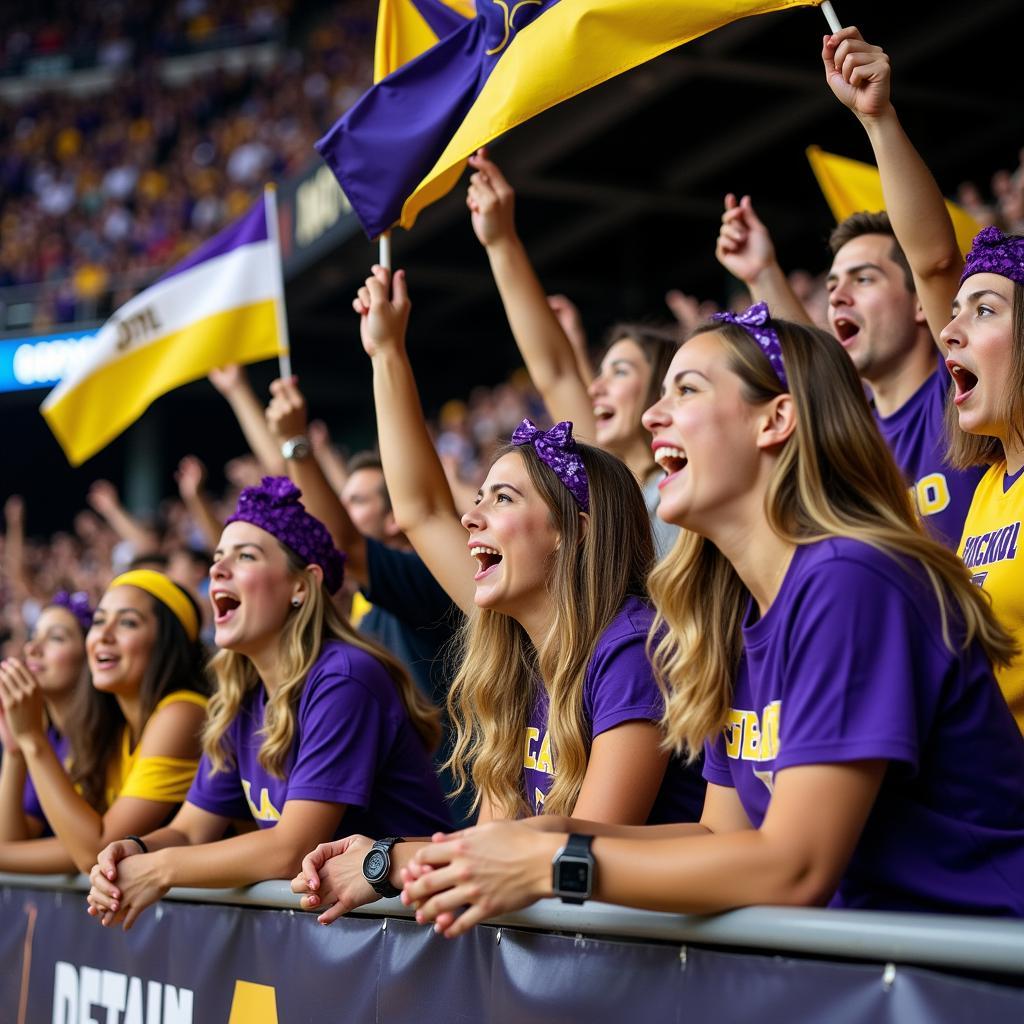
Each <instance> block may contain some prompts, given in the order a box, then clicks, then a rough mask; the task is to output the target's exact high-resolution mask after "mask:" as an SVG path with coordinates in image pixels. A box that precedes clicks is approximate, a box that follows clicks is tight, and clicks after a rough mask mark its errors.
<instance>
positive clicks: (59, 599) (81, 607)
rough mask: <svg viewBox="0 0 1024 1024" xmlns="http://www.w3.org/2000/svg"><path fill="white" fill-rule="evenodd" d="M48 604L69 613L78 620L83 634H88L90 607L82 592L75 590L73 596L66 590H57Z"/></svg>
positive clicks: (90, 617)
mask: <svg viewBox="0 0 1024 1024" xmlns="http://www.w3.org/2000/svg"><path fill="white" fill-rule="evenodd" d="M50 604H51V605H54V606H55V607H57V608H66V609H67V610H68V611H69V612H71V614H72V615H74V617H75V618H76V619H77V620H78V624H79V625H80V626H81V627H82V632H83V633H88V632H89V630H90V629H92V614H93V612H92V606H91V605H90V604H89V595H88V594H87V593H86V592H85V591H84V590H76V591H75V592H74V593H73V594H69V593H68V592H67V591H66V590H58V591H57V593H56V594H54V595H53V600H52V601H51V602H50Z"/></svg>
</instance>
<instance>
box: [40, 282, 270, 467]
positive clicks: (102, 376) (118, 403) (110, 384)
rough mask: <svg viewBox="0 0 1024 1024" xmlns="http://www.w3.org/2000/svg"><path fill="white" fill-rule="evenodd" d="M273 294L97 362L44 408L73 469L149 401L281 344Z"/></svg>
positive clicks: (265, 355)
mask: <svg viewBox="0 0 1024 1024" xmlns="http://www.w3.org/2000/svg"><path fill="white" fill-rule="evenodd" d="M274 302H275V300H274V299H264V300H262V301H260V302H254V303H251V304H250V305H248V306H239V307H238V308H236V309H229V310H226V311H224V312H222V313H215V314H214V315H213V316H209V317H206V318H205V319H203V320H198V321H196V322H195V323H193V324H189V326H188V327H184V328H182V329H181V330H180V331H175V332H174V333H172V334H168V335H166V336H165V337H163V338H161V339H160V340H159V341H154V342H151V343H149V344H147V345H146V346H145V347H143V348H140V349H137V350H136V351H134V352H132V351H129V352H127V353H126V354H125V355H123V356H121V357H120V358H118V359H116V360H115V361H113V362H110V363H107V364H106V365H104V366H100V367H98V368H97V369H96V370H95V371H94V372H93V373H92V374H91V375H90V376H89V377H87V378H86V379H85V380H83V381H82V383H81V384H79V385H78V387H76V388H74V389H73V390H71V391H69V392H68V393H67V394H66V395H65V396H64V397H63V398H62V399H60V401H59V402H56V403H55V404H54V405H52V406H50V408H48V409H44V410H43V416H44V417H45V418H46V422H47V423H49V425H50V429H51V430H52V431H53V433H54V434H55V435H56V437H57V440H58V441H59V442H60V446H61V447H62V448H63V449H64V453H65V455H67V457H68V461H69V462H70V463H71V465H72V466H79V465H81V464H82V463H83V462H85V460H86V459H88V458H90V457H91V456H93V455H95V454H96V452H98V451H99V450H100V449H101V448H103V447H104V445H106V444H108V443H109V442H110V441H112V440H113V439H114V438H115V437H117V435H118V434H120V433H121V432H122V431H123V430H125V428H127V427H129V426H130V425H131V424H132V423H134V422H135V421H136V420H137V419H138V418H139V417H140V416H141V415H142V414H143V413H144V412H145V411H146V410H147V409H148V408H149V407H150V405H151V404H152V403H153V401H154V400H155V399H157V398H159V397H160V395H163V394H166V393H167V392H168V391H171V390H173V389H174V388H177V387H181V385H182V384H188V383H189V382H190V381H193V380H198V379H199V378H200V377H205V376H206V374H208V373H209V372H210V370H212V369H214V367H217V366H223V365H224V364H225V363H254V362H257V361H259V360H260V359H272V358H273V357H275V356H277V355H279V354H280V353H281V352H282V351H283V349H282V346H281V343H280V339H279V337H278V331H277V315H276V312H275V308H274Z"/></svg>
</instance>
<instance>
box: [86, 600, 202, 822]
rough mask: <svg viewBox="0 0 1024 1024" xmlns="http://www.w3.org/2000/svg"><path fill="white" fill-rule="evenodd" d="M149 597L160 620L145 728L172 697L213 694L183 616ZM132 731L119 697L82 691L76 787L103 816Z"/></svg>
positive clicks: (146, 687)
mask: <svg viewBox="0 0 1024 1024" xmlns="http://www.w3.org/2000/svg"><path fill="white" fill-rule="evenodd" d="M175 586H178V585H177V584H175ZM178 589H179V590H180V591H181V592H182V593H183V594H184V595H185V596H186V597H187V598H188V600H189V603H190V604H191V605H192V606H193V607H194V608H195V609H196V621H197V622H198V621H199V620H200V616H199V608H198V606H197V605H196V603H195V600H194V599H193V598H192V595H191V594H189V593H188V591H187V590H185V589H184V588H183V587H178ZM146 596H147V598H148V599H149V600H150V601H151V602H152V609H153V616H154V618H155V619H156V641H155V643H154V644H153V650H152V652H151V653H150V656H149V661H148V662H147V663H146V669H145V671H144V672H143V674H142V683H141V685H140V687H139V707H140V710H141V717H142V722H143V728H144V727H145V723H146V722H147V721H148V720H149V716H150V715H152V713H153V709H154V708H155V707H156V706H157V704H159V703H160V701H161V700H163V699H164V697H166V696H167V695H168V694H169V693H174V692H175V691H176V690H192V691H194V692H196V693H202V694H206V693H208V692H209V680H208V677H207V675H206V673H205V671H204V669H203V663H204V661H205V660H206V657H205V654H204V652H203V649H202V647H201V646H200V645H199V644H198V643H196V642H194V641H192V640H189V638H188V637H187V636H186V635H185V630H184V629H183V628H182V625H181V623H180V622H179V621H178V618H177V616H176V615H175V614H174V613H173V612H172V611H171V610H170V609H169V608H168V607H167V606H166V605H165V604H163V603H162V602H161V601H158V600H157V599H156V598H155V597H152V596H150V595H149V594H147V595H146ZM127 727H128V723H127V722H126V721H125V717H124V713H123V712H122V711H121V705H120V704H118V703H117V698H116V697H115V696H114V695H113V694H111V693H101V692H100V691H99V690H97V689H96V688H95V687H94V686H92V685H89V686H81V687H79V689H78V692H77V694H76V695H75V700H74V702H73V704H72V708H71V714H70V721H69V722H68V723H67V731H68V737H69V739H70V741H71V768H70V775H71V781H72V782H73V783H74V784H75V785H76V786H77V787H78V788H79V791H80V792H81V794H82V796H83V797H84V798H85V800H86V801H87V802H88V803H89V804H90V805H91V806H92V807H94V808H95V809H96V810H98V811H101V812H102V811H104V810H106V784H107V770H108V768H109V766H110V764H111V762H112V760H113V759H114V758H117V757H120V754H121V734H122V733H123V731H124V730H125V729H126V728H127Z"/></svg>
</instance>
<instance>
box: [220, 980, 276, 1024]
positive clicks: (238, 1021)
mask: <svg viewBox="0 0 1024 1024" xmlns="http://www.w3.org/2000/svg"><path fill="white" fill-rule="evenodd" d="M277 1020H278V1018H277V993H276V992H275V991H274V988H273V986H272V985H258V984H256V982H254V981H236V982H235V992H234V995H233V996H232V997H231V1012H230V1014H229V1016H228V1024H277Z"/></svg>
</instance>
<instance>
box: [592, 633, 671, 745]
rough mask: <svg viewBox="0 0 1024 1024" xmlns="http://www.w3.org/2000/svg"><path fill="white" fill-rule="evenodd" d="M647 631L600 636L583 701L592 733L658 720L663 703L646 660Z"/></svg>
mask: <svg viewBox="0 0 1024 1024" xmlns="http://www.w3.org/2000/svg"><path fill="white" fill-rule="evenodd" d="M646 643H647V634H646V632H636V631H633V630H629V631H628V632H625V633H620V634H619V635H616V636H607V635H605V636H603V637H602V638H601V640H600V641H599V643H598V647H597V650H595V652H594V656H593V658H591V661H590V665H589V666H588V667H587V677H586V683H585V689H584V693H585V700H586V706H587V713H588V714H589V716H590V721H591V723H592V730H593V732H592V735H594V736H599V735H600V734H601V733H603V732H607V731H608V730H609V729H613V728H614V727H615V726H617V725H621V724H622V723H623V722H630V721H635V720H637V719H647V720H648V721H652V722H658V721H660V720H661V715H662V710H663V707H664V705H663V703H662V699H661V692H660V691H659V689H658V684H657V683H656V682H655V681H654V671H653V669H652V668H651V663H650V662H649V661H648V660H647V652H646V650H645V646H646Z"/></svg>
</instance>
